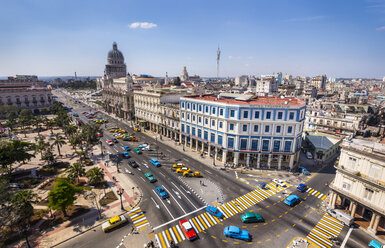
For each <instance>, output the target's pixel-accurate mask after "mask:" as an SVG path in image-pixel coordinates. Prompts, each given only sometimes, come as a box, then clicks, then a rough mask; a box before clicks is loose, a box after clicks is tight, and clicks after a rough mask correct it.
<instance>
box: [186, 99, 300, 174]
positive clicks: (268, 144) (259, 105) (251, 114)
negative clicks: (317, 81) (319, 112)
mask: <svg viewBox="0 0 385 248" xmlns="http://www.w3.org/2000/svg"><path fill="white" fill-rule="evenodd" d="M305 111H306V104H305V102H304V101H301V100H299V99H297V98H295V97H277V96H254V95H239V94H224V93H222V94H220V95H218V96H215V95H199V96H185V97H182V98H180V140H181V141H182V142H184V144H185V145H186V146H190V147H191V148H193V149H196V150H199V151H200V152H203V153H205V154H209V155H210V156H212V157H214V158H215V159H217V160H220V161H223V162H225V163H234V164H235V165H246V166H249V167H257V168H264V167H268V168H277V169H285V168H293V167H294V164H295V162H297V161H298V158H299V151H300V147H301V136H302V131H303V125H304V120H305Z"/></svg>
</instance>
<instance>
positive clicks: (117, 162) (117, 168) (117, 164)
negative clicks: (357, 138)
mask: <svg viewBox="0 0 385 248" xmlns="http://www.w3.org/2000/svg"><path fill="white" fill-rule="evenodd" d="M119 163H120V162H119V160H116V171H117V172H118V173H120V171H119Z"/></svg>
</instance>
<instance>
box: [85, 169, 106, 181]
mask: <svg viewBox="0 0 385 248" xmlns="http://www.w3.org/2000/svg"><path fill="white" fill-rule="evenodd" d="M86 176H87V178H88V181H89V183H90V184H92V185H95V184H97V183H100V182H103V180H104V172H103V170H102V169H100V168H99V167H94V168H92V169H91V170H89V171H87V174H86Z"/></svg>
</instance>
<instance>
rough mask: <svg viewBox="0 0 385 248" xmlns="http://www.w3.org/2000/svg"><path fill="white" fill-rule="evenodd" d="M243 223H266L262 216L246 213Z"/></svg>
mask: <svg viewBox="0 0 385 248" xmlns="http://www.w3.org/2000/svg"><path fill="white" fill-rule="evenodd" d="M241 221H242V222H243V223H255V222H264V221H265V220H264V219H263V218H262V215H260V214H255V213H253V212H248V213H245V214H243V215H242V216H241Z"/></svg>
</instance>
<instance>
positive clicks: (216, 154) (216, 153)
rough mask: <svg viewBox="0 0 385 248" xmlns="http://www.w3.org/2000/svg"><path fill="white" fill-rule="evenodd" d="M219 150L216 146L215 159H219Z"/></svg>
mask: <svg viewBox="0 0 385 248" xmlns="http://www.w3.org/2000/svg"><path fill="white" fill-rule="evenodd" d="M218 150H219V149H218V148H217V147H215V155H214V156H215V160H217V159H218Z"/></svg>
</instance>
